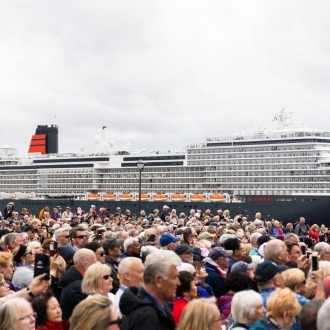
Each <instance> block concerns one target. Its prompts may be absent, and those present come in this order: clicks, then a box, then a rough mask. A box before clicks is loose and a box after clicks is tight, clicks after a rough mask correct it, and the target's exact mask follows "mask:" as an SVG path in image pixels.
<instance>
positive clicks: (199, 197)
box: [190, 194, 206, 202]
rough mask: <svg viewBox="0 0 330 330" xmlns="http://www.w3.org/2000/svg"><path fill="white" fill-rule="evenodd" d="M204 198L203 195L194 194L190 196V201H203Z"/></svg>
mask: <svg viewBox="0 0 330 330" xmlns="http://www.w3.org/2000/svg"><path fill="white" fill-rule="evenodd" d="M204 199H206V196H205V195H199V194H194V195H191V196H190V200H191V201H192V202H198V201H203V200H204Z"/></svg>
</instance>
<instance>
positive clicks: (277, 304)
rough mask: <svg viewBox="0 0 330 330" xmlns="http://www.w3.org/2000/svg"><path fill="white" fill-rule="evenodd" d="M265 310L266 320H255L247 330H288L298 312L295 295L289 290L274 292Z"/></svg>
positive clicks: (298, 306) (298, 307)
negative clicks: (266, 310)
mask: <svg viewBox="0 0 330 330" xmlns="http://www.w3.org/2000/svg"><path fill="white" fill-rule="evenodd" d="M267 308H268V312H267V318H266V319H264V318H260V319H259V320H256V322H255V323H253V324H252V325H251V327H250V328H249V330H272V329H283V330H289V329H290V328H291V326H292V325H293V324H294V323H295V321H296V316H297V315H298V314H299V312H300V304H299V302H298V300H297V298H296V295H295V293H294V292H292V291H291V290H290V289H289V288H285V289H277V290H275V291H274V292H273V293H272V294H271V295H270V296H269V298H268V300H267ZM295 329H300V328H299V327H298V328H295ZM318 329H319V328H318ZM319 330H320V329H319Z"/></svg>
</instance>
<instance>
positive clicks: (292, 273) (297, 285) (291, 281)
mask: <svg viewBox="0 0 330 330" xmlns="http://www.w3.org/2000/svg"><path fill="white" fill-rule="evenodd" d="M281 275H282V279H283V284H284V286H285V287H286V288H289V289H290V290H292V291H293V292H296V293H298V294H300V295H301V296H303V295H305V293H306V291H307V289H306V280H305V273H304V272H303V271H302V270H300V269H298V268H290V269H287V270H285V271H284V272H282V273H281Z"/></svg>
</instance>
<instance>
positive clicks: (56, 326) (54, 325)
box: [36, 320, 69, 330]
mask: <svg viewBox="0 0 330 330" xmlns="http://www.w3.org/2000/svg"><path fill="white" fill-rule="evenodd" d="M36 330H69V323H68V321H65V320H63V321H60V322H49V321H45V322H44V325H43V326H42V327H38V328H37V327H36Z"/></svg>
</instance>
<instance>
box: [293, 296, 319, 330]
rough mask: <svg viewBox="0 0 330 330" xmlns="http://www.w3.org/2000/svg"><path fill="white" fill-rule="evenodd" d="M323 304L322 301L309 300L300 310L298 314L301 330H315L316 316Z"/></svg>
mask: <svg viewBox="0 0 330 330" xmlns="http://www.w3.org/2000/svg"><path fill="white" fill-rule="evenodd" d="M324 302H325V300H324V299H316V300H311V301H310V302H309V303H308V304H307V305H305V306H304V307H303V308H302V309H301V311H300V314H299V325H300V328H301V330H317V324H316V321H317V314H318V311H319V310H320V308H321V307H322V305H323V304H324Z"/></svg>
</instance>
